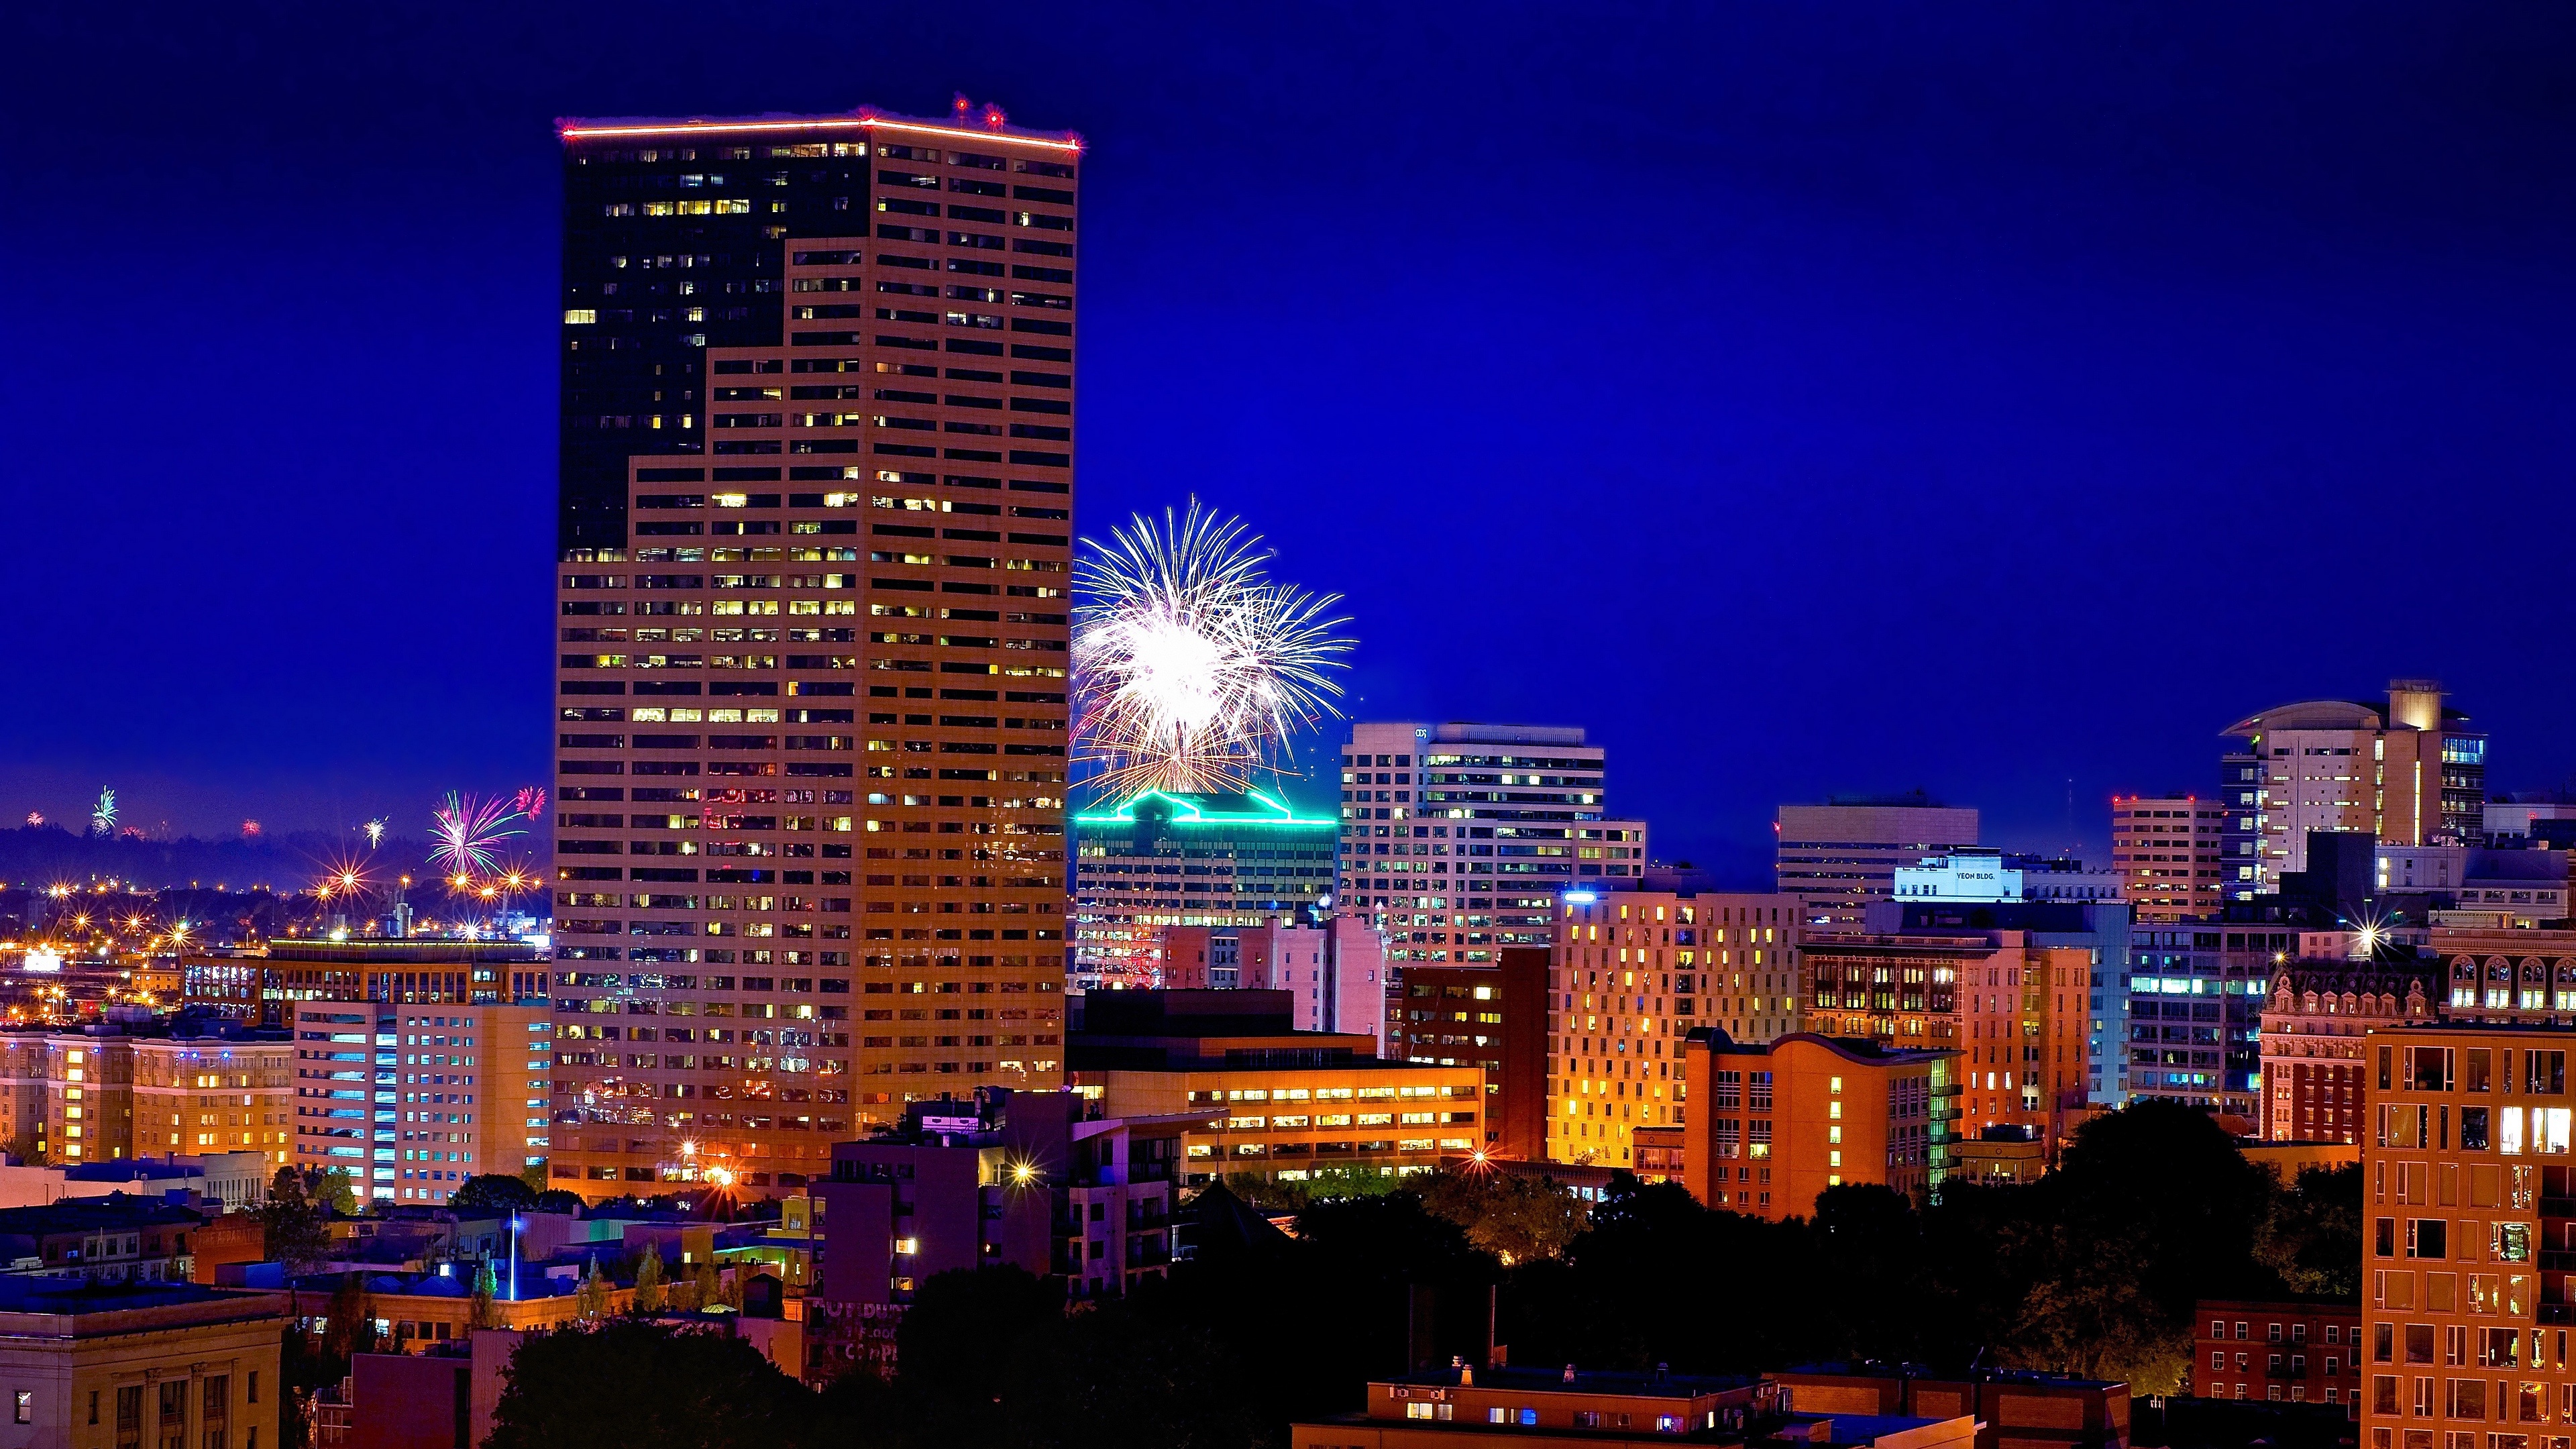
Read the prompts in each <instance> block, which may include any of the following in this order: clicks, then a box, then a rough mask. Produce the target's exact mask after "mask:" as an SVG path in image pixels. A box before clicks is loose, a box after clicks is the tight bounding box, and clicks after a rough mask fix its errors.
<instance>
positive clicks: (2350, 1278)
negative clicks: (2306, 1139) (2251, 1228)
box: [2254, 1163, 2362, 1298]
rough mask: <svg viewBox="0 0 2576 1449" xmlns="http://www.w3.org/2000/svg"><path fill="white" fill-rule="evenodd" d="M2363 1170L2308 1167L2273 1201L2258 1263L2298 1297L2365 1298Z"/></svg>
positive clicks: (2260, 1233)
mask: <svg viewBox="0 0 2576 1449" xmlns="http://www.w3.org/2000/svg"><path fill="white" fill-rule="evenodd" d="M2361 1209H2362V1198H2361V1164H2359V1163H2352V1164H2350V1165H2347V1166H2344V1167H2307V1168H2302V1169H2300V1171H2299V1176H2298V1180H2297V1181H2296V1182H2295V1183H2293V1184H2291V1185H2290V1186H2288V1187H2286V1188H2283V1189H2281V1190H2279V1191H2276V1192H2275V1193H2274V1194H2273V1195H2272V1203H2271V1211H2270V1212H2268V1213H2267V1214H2265V1216H2264V1219H2263V1224H2262V1227H2261V1228H2260V1229H2259V1230H2257V1232H2256V1233H2255V1236H2254V1260H2255V1261H2256V1262H2258V1263H2260V1264H2262V1265H2263V1266H2264V1267H2265V1268H2267V1269H2269V1270H2270V1271H2271V1272H2272V1274H2273V1275H2274V1276H2275V1277H2277V1278H2279V1279H2280V1280H2281V1284H2282V1286H2283V1287H2285V1288H2287V1289H2289V1290H2290V1291H2291V1292H2293V1293H2312V1294H2321V1295H2330V1296H2333V1297H2338V1298H2359V1297H2360V1296H2361V1217H2362V1211H2361Z"/></svg>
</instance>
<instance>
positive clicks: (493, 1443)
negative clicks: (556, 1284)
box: [484, 1319, 814, 1449]
mask: <svg viewBox="0 0 2576 1449" xmlns="http://www.w3.org/2000/svg"><path fill="white" fill-rule="evenodd" d="M813 1409H814V1405H813V1396H812V1395H811V1394H809V1393H808V1392H807V1391H806V1389H805V1387H804V1386H803V1385H801V1384H799V1383H797V1382H796V1381H795V1380H794V1379H791V1378H789V1377H787V1376H786V1375H785V1374H782V1373H780V1372H779V1371H778V1369H777V1368H776V1366H774V1365H772V1364H771V1363H770V1362H769V1360H767V1359H765V1358H763V1357H761V1356H760V1351H759V1350H758V1349H755V1348H753V1347H752V1346H751V1345H750V1344H748V1343H745V1342H743V1341H742V1340H740V1339H737V1338H731V1337H727V1336H725V1335H722V1334H716V1333H697V1332H686V1331H679V1330H674V1329H670V1328H666V1327H662V1326H660V1325H657V1324H652V1323H646V1322H643V1321H640V1320H635V1319H624V1320H614V1321H611V1322H608V1323H604V1324H602V1325H600V1326H599V1327H597V1328H591V1329H563V1330H559V1331H556V1332H553V1333H539V1334H531V1335H529V1337H528V1338H527V1339H526V1340H524V1341H523V1342H521V1343H520V1345H519V1349H518V1352H517V1353H516V1354H515V1355H514V1356H513V1357H512V1358H511V1360H510V1368H509V1382H508V1386H507V1387H505V1388H504V1389H503V1390H502V1393H501V1402H500V1404H499V1406H498V1407H497V1408H496V1409H495V1410H494V1414H493V1426H492V1437H491V1438H489V1439H487V1440H485V1441H484V1443H485V1445H486V1449H781V1446H793V1445H798V1444H803V1443H807V1442H810V1435H811V1434H812V1432H813V1423H812V1421H813Z"/></svg>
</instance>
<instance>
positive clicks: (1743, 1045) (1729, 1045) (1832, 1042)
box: [1688, 1026, 1959, 1066]
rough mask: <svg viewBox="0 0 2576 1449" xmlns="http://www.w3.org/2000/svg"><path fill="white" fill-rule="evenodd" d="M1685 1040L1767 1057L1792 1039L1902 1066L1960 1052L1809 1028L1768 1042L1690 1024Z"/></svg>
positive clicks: (1850, 1057)
mask: <svg viewBox="0 0 2576 1449" xmlns="http://www.w3.org/2000/svg"><path fill="white" fill-rule="evenodd" d="M1688 1040H1691V1041H1705V1042H1707V1043H1708V1049H1709V1052H1710V1053H1711V1054H1712V1055H1724V1056H1747V1057H1760V1056H1769V1055H1770V1054H1771V1053H1773V1052H1774V1051H1777V1050H1778V1049H1779V1048H1781V1047H1782V1046H1784V1045H1786V1044H1788V1043H1790V1042H1793V1041H1800V1042H1812V1043H1814V1044H1815V1045H1817V1046H1820V1047H1823V1048H1825V1049H1826V1050H1827V1051H1830V1052H1832V1053H1833V1054H1834V1055H1836V1056H1838V1057H1841V1058H1842V1059H1843V1060H1845V1061H1850V1062H1859V1063H1862V1064H1864V1065H1872V1066H1901V1065H1905V1064H1907V1063H1912V1062H1929V1061H1938V1060H1939V1059H1941V1058H1943V1057H1955V1056H1957V1055H1958V1054H1959V1053H1958V1052H1957V1051H1955V1050H1951V1049H1948V1048H1939V1049H1928V1050H1926V1049H1915V1048H1907V1047H1891V1046H1886V1045H1883V1044H1881V1043H1879V1042H1877V1041H1873V1040H1868V1039H1865V1038H1861V1037H1848V1036H1825V1035H1822V1034H1820V1033H1817V1032H1812V1031H1793V1032H1790V1033H1788V1034H1787V1035H1785V1036H1777V1037H1773V1038H1772V1039H1771V1040H1770V1041H1768V1042H1740V1041H1737V1040H1736V1039H1735V1038H1733V1037H1732V1036H1729V1035H1727V1032H1726V1029H1725V1028H1724V1027H1718V1026H1700V1027H1693V1028H1691V1033H1690V1036H1689V1038H1688Z"/></svg>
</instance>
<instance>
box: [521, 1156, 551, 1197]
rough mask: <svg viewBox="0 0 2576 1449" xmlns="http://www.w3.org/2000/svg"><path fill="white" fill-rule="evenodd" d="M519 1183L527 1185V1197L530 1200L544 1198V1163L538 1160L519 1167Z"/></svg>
mask: <svg viewBox="0 0 2576 1449" xmlns="http://www.w3.org/2000/svg"><path fill="white" fill-rule="evenodd" d="M519 1181H521V1182H524V1183H526V1184H527V1185H528V1196H529V1197H530V1198H531V1199H534V1198H540V1197H543V1196H545V1195H546V1191H547V1189H546V1164H545V1162H544V1161H543V1160H542V1159H540V1160H538V1161H535V1162H531V1163H528V1164H526V1165H525V1166H523V1167H521V1168H520V1169H519Z"/></svg>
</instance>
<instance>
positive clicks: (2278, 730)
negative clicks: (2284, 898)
mask: <svg viewBox="0 0 2576 1449" xmlns="http://www.w3.org/2000/svg"><path fill="white" fill-rule="evenodd" d="M2467 721H2468V716H2467V715H2464V714H2462V713H2461V712H2460V711H2458V710H2456V709H2451V708H2448V707H2446V706H2445V705H2444V704H2443V703H2442V686H2441V685H2440V684H2439V683H2437V682H2435V681H2433V680H2429V679H2392V680H2390V681H2389V682H2388V698H2387V700H2386V701H2385V702H2384V703H2382V702H2378V701H2357V700H2342V699H2312V700H2306V701H2303V702H2301V703H2298V704H2285V705H2282V706H2280V707H2279V708H2277V709H2267V710H2264V711H2263V712H2261V713H2260V714H2252V715H2247V716H2246V717H2245V718H2243V719H2241V720H2238V721H2237V722H2236V723H2235V724H2232V725H2230V726H2228V727H2227V728H2226V729H2225V730H2223V731H2221V733H2222V734H2223V735H2225V736H2226V737H2228V738H2230V739H2233V740H2237V741H2240V742H2241V743H2240V745H2239V747H2238V748H2236V749H2234V750H2231V751H2229V752H2228V753H2227V754H2226V755H2225V756H2224V757H2223V758H2222V759H2221V762H2220V769H2221V772H2222V775H2223V776H2224V777H2225V779H2226V781H2227V784H2228V788H2229V791H2230V794H2231V796H2232V797H2233V796H2240V795H2246V794H2250V795H2252V796H2253V800H2252V802H2251V803H2252V806H2253V808H2252V809H2251V810H2246V809H2242V808H2232V809H2231V811H2230V816H2231V818H2230V820H2229V822H2228V825H2229V834H2228V835H2227V836H2226V837H2224V839H2225V840H2226V842H2227V844H2228V847H2229V853H2228V863H2227V869H2228V871H2229V872H2230V877H2231V878H2230V879H2229V880H2227V881H2226V882H2225V885H2226V887H2227V896H2228V899H2230V900H2247V899H2251V898H2252V897H2254V896H2256V895H2260V894H2264V893H2266V892H2274V891H2278V890H2279V889H2280V888H2281V885H2280V879H2281V876H2282V874H2283V873H2284V872H2288V871H2303V870H2306V869H2307V868H2308V834H2309V832H2311V831H2318V830H2352V831H2366V832H2368V833H2370V834H2371V835H2373V836H2376V837H2377V838H2378V839H2379V840H2380V842H2381V843H2383V844H2387V845H2436V844H2449V845H2463V844H2468V843H2470V842H2472V841H2475V840H2478V839H2480V838H2482V835H2483V832H2484V830H2485V828H2486V799H2487V764H2486V761H2487V737H2486V736H2485V735H2483V734H2479V733H2476V732H2473V731H2471V730H2469V729H2468V728H2466V725H2467ZM2230 803H2231V806H2234V804H2235V801H2234V800H2233V799H2231V802H2230Z"/></svg>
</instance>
